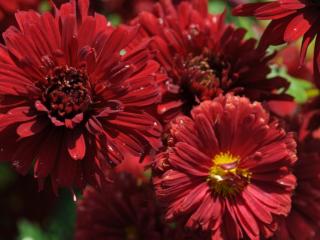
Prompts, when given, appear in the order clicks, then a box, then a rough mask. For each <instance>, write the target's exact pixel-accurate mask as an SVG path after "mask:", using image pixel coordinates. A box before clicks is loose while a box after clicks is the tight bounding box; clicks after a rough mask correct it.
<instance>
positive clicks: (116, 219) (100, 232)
mask: <svg viewBox="0 0 320 240" xmlns="http://www.w3.org/2000/svg"><path fill="white" fill-rule="evenodd" d="M160 216H161V215H160V212H159V208H158V207H157V205H156V201H155V198H154V194H153V191H152V188H151V186H150V184H148V183H144V184H142V185H141V184H140V185H139V184H138V182H137V181H136V180H135V179H134V178H133V177H132V176H131V175H129V174H123V173H122V174H119V175H118V176H116V177H115V182H114V183H113V184H110V183H107V184H106V185H104V186H103V187H102V188H101V191H100V192H99V191H97V190H95V189H93V188H90V187H87V188H86V190H85V191H84V198H83V200H81V201H80V202H79V203H78V208H77V224H76V231H75V232H76V233H75V239H77V240H88V239H94V240H126V239H128V240H171V239H172V240H182V239H188V240H189V239H191V238H185V237H184V235H185V234H187V233H184V231H183V229H182V228H181V229H179V228H176V226H174V225H167V224H165V223H163V221H161V217H160Z"/></svg>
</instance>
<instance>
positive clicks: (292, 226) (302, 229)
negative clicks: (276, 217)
mask: <svg viewBox="0 0 320 240" xmlns="http://www.w3.org/2000/svg"><path fill="white" fill-rule="evenodd" d="M294 174H295V176H296V177H297V188H296V189H295V192H294V194H293V197H292V209H291V212H290V214H289V215H288V217H287V218H285V219H283V221H282V222H281V224H280V226H279V230H278V231H277V232H276V234H275V236H274V239H279V240H283V239H292V240H301V239H316V238H315V236H316V234H317V233H318V230H319V228H320V206H319V200H320V188H319V186H320V178H319V174H320V155H319V153H316V152H313V153H310V152H309V153H304V152H302V153H300V154H299V161H298V162H297V165H296V166H295V170H294Z"/></svg>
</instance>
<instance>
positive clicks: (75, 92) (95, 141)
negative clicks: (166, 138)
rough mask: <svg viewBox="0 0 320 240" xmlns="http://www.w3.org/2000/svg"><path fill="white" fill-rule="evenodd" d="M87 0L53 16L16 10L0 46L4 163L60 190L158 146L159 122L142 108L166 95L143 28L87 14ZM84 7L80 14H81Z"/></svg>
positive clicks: (0, 134)
mask: <svg viewBox="0 0 320 240" xmlns="http://www.w3.org/2000/svg"><path fill="white" fill-rule="evenodd" d="M88 5H89V1H87V0H80V1H79V5H78V6H75V1H71V3H68V4H65V5H62V7H61V9H60V10H58V9H55V15H52V14H50V13H45V14H43V15H39V14H38V13H36V12H32V11H30V12H19V13H17V15H16V17H17V21H18V23H19V28H15V27H11V28H9V29H8V30H7V31H6V32H5V34H4V39H5V43H6V46H2V47H1V49H0V58H1V64H0V69H1V70H0V97H1V104H0V113H1V114H0V148H1V151H0V160H10V161H12V163H13V165H14V166H15V167H16V169H17V171H19V172H20V173H22V174H26V173H27V172H28V170H29V169H30V168H31V166H32V164H33V162H34V175H35V177H36V178H37V179H38V180H39V182H40V183H43V182H44V179H45V178H46V177H47V176H49V175H50V177H51V180H52V184H53V187H54V189H55V190H56V188H57V187H59V186H65V187H71V186H79V187H83V186H84V184H85V183H90V184H97V182H96V178H95V177H96V176H97V175H101V176H102V175H103V174H102V172H101V169H103V168H104V167H107V168H110V167H111V166H114V165H117V164H118V163H120V162H121V161H122V160H123V156H124V154H125V155H133V156H139V157H141V158H143V157H144V155H145V154H147V153H148V151H149V149H151V148H158V147H159V146H160V144H161V143H160V139H159V136H160V134H161V126H160V124H159V123H158V122H157V121H156V119H155V118H153V117H152V116H151V115H150V114H148V113H146V112H145V111H144V108H145V107H147V106H151V105H152V104H154V103H156V102H158V101H159V100H160V98H159V97H160V96H159V90H158V87H157V85H156V81H157V78H159V77H163V76H162V75H159V74H158V73H157V71H158V68H159V66H158V64H157V63H155V62H154V61H152V60H149V59H150V57H149V52H148V51H147V49H146V47H145V44H144V43H141V44H140V45H139V46H136V47H134V48H131V49H130V50H128V49H126V47H127V45H128V43H130V42H131V41H132V39H133V38H134V37H135V35H136V33H137V29H135V28H129V27H119V28H117V29H113V28H112V27H111V25H110V24H109V23H108V22H107V21H106V20H105V18H104V16H102V15H99V14H96V15H94V16H89V15H87V10H88ZM76 9H78V10H77V12H75V10H76Z"/></svg>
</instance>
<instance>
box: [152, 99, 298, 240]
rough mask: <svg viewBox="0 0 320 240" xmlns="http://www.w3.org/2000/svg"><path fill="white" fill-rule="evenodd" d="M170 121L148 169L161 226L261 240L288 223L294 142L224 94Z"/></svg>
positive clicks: (251, 107) (257, 108)
mask: <svg viewBox="0 0 320 240" xmlns="http://www.w3.org/2000/svg"><path fill="white" fill-rule="evenodd" d="M191 116H192V118H189V117H186V116H181V117H177V118H176V119H175V120H174V121H172V123H171V125H170V136H169V138H168V145H169V146H168V148H167V149H166V151H164V152H162V153H159V154H158V156H157V159H156V162H155V165H154V171H155V174H156V175H155V177H154V185H155V188H156V194H157V197H158V199H159V201H160V203H161V204H163V205H164V206H165V207H166V219H167V220H169V221H170V220H181V221H182V222H184V223H185V226H187V227H189V228H191V229H198V228H200V229H202V230H210V231H211V232H212V239H242V238H245V237H249V238H250V239H260V236H261V237H262V236H263V237H270V236H272V235H273V233H274V232H275V231H276V229H277V226H278V219H279V217H281V216H287V215H288V213H289V212H290V207H291V194H292V191H293V190H294V188H295V184H296V180H295V177H294V175H293V174H292V173H291V170H290V169H291V167H292V165H293V163H295V161H296V159H297V157H296V154H295V152H296V143H295V141H294V139H293V136H292V134H291V133H286V132H285V131H284V130H283V129H281V128H280V127H279V123H278V122H277V121H272V120H270V119H269V115H268V114H267V113H266V111H265V110H264V109H263V108H262V106H261V105H260V104H259V103H253V104H251V103H250V102H249V100H248V99H247V98H244V97H236V96H232V95H227V96H225V97H223V96H221V97H217V98H215V99H214V100H213V101H205V102H203V103H201V104H200V105H199V106H198V107H195V108H194V109H193V110H192V112H191Z"/></svg>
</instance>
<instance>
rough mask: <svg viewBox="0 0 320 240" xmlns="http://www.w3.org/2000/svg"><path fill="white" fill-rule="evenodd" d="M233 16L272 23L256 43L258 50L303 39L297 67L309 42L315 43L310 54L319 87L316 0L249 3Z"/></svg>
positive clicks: (319, 22) (319, 20)
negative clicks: (254, 18)
mask: <svg viewBox="0 0 320 240" xmlns="http://www.w3.org/2000/svg"><path fill="white" fill-rule="evenodd" d="M233 14H234V15H237V16H255V17H256V18H257V19H260V20H272V21H271V23H270V24H269V25H268V27H267V29H266V30H265V32H264V34H263V36H262V37H261V40H260V45H261V47H262V48H264V47H266V46H267V45H269V44H272V45H279V44H283V43H285V42H293V41H296V40H297V39H299V38H300V37H303V41H302V45H301V53H300V54H301V63H302V62H303V61H304V58H305V56H306V53H307V49H308V47H309V45H310V44H311V42H312V41H313V40H314V39H316V43H315V52H314V64H313V66H314V75H315V80H316V83H317V85H318V87H319V86H320V38H319V37H318V34H319V33H320V30H319V25H320V3H319V1H317V0H290V1H289V0H282V1H281V0H277V1H270V2H264V3H249V4H244V5H240V6H238V7H236V8H235V9H234V10H233Z"/></svg>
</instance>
